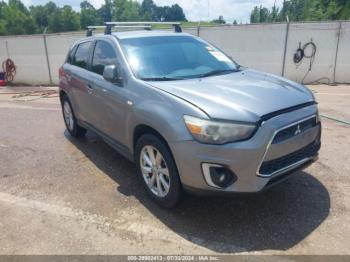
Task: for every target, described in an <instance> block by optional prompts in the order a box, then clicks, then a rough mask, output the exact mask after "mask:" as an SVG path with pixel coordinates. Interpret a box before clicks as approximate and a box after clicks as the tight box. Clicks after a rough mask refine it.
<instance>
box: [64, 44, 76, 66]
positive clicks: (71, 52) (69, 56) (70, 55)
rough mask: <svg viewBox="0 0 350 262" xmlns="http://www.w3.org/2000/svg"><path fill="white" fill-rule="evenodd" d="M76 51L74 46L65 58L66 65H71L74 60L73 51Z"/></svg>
mask: <svg viewBox="0 0 350 262" xmlns="http://www.w3.org/2000/svg"><path fill="white" fill-rule="evenodd" d="M76 50H77V46H74V47H73V48H72V49H71V50H70V51H69V52H68V54H67V58H66V63H68V64H72V63H73V58H74V54H75V51H76Z"/></svg>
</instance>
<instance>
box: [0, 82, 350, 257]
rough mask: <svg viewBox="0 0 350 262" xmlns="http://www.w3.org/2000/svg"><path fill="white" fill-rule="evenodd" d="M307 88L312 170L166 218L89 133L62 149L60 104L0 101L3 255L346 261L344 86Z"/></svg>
mask: <svg viewBox="0 0 350 262" xmlns="http://www.w3.org/2000/svg"><path fill="white" fill-rule="evenodd" d="M310 88H311V89H312V90H313V91H314V92H315V96H316V98H317V100H318V102H319V108H320V111H321V114H322V115H323V118H322V122H323V134H322V142H323V144H322V149H321V151H320V159H319V161H318V162H316V163H315V164H313V165H312V166H310V167H309V168H307V169H306V170H304V171H302V172H298V173H296V174H294V175H293V176H292V177H291V178H290V179H289V180H287V181H285V182H284V183H281V184H279V185H277V186H276V187H273V188H271V189H270V190H268V191H266V192H264V193H260V194H254V195H235V196H232V197H230V198H217V197H216V198H198V197H193V196H186V197H185V199H184V201H183V202H182V203H181V204H180V205H179V206H178V207H176V208H175V209H173V210H164V209H162V208H159V207H158V206H157V205H155V204H153V202H151V201H150V200H149V198H148V197H147V195H146V193H145V191H144V189H143V188H142V185H141V181H140V179H139V178H138V177H137V176H136V172H135V167H134V166H133V164H132V163H131V162H129V161H128V160H126V159H125V158H123V157H122V156H120V155H119V154H118V153H116V152H114V151H113V150H112V149H111V148H110V147H109V146H108V145H107V144H105V143H104V142H103V141H102V140H101V139H100V138H99V137H97V136H96V135H95V134H92V133H91V132H89V133H88V135H87V137H86V138H84V139H73V138H71V137H70V136H69V135H68V134H67V132H66V131H65V127H64V123H63V119H62V115H61V109H60V106H59V101H58V98H57V97H55V96H54V95H53V97H51V98H40V97H38V96H35V97H17V98H13V95H12V94H1V95H0V163H1V165H0V214H1V218H0V254H227V253H228V254H303V255H304V254H309V255H310V254H318V255H321V254H350V180H349V173H350V163H349V159H350V146H349V145H350V125H347V124H345V123H342V122H337V121H335V120H332V119H331V118H335V119H338V120H342V121H345V122H350V86H311V87H310ZM34 89H35V90H36V89H38V88H24V87H23V88H21V87H17V88H0V92H1V93H4V92H15V91H28V90H34ZM50 89H55V88H50ZM43 90H46V88H43ZM326 117H327V118H326Z"/></svg>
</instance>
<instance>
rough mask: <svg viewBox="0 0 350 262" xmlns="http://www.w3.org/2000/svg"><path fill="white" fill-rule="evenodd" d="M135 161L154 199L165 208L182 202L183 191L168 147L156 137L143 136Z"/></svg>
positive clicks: (138, 144)
mask: <svg viewBox="0 0 350 262" xmlns="http://www.w3.org/2000/svg"><path fill="white" fill-rule="evenodd" d="M135 160H136V164H137V168H138V173H139V174H140V175H141V177H142V181H143V183H144V185H145V187H146V190H147V192H148V193H149V194H150V196H151V197H152V199H153V200H154V201H155V202H156V203H158V204H159V205H161V206H163V207H166V208H171V207H174V206H175V205H176V204H177V203H178V202H179V200H180V197H181V195H182V189H181V182H180V179H179V175H178V172H177V168H176V164H175V161H174V159H173V157H172V155H171V152H170V150H169V149H168V147H167V145H166V144H165V143H164V142H163V141H162V140H161V139H159V138H158V137H156V136H154V135H149V134H147V135H143V136H142V137H141V138H140V139H139V140H138V141H137V144H136V150H135Z"/></svg>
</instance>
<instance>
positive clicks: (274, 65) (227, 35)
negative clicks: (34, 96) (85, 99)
mask: <svg viewBox="0 0 350 262" xmlns="http://www.w3.org/2000/svg"><path fill="white" fill-rule="evenodd" d="M184 31H185V32H187V33H190V34H193V35H198V36H200V37H201V38H203V39H205V40H207V41H209V42H210V43H212V44H214V45H215V46H217V47H219V48H221V49H222V50H223V51H225V52H226V53H227V54H228V55H230V56H231V57H232V58H233V59H234V60H236V61H237V62H238V63H239V64H241V65H244V66H247V67H250V68H255V69H259V70H262V71H266V72H269V73H273V74H276V75H283V76H285V77H287V78H289V79H291V80H294V81H297V82H303V83H317V82H319V83H350V21H339V22H338V21H337V22H310V23H290V24H288V23H279V24H247V25H224V26H215V27H196V28H184ZM84 35H85V34H84V33H83V32H79V33H61V34H47V35H28V36H6V37H0V62H1V61H3V60H5V59H6V58H8V57H9V58H11V59H12V60H13V61H14V62H15V64H16V66H17V75H16V78H15V82H16V83H24V84H42V85H47V84H57V83H58V69H59V67H60V65H61V64H62V63H63V61H64V59H65V56H66V53H67V50H68V49H69V47H70V46H71V45H72V44H73V43H74V42H75V41H76V40H78V39H80V38H82V37H84ZM308 42H313V43H314V44H315V46H316V53H315V56H314V57H312V58H304V59H303V60H302V61H301V62H300V63H297V64H296V63H295V62H294V61H293V56H294V54H295V52H296V50H297V49H298V48H299V45H300V46H301V47H302V46H303V45H304V44H305V43H308ZM311 52H312V49H311V46H309V47H307V48H306V49H305V55H306V56H309V55H310V53H311Z"/></svg>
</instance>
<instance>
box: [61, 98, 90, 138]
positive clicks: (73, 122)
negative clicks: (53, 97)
mask: <svg viewBox="0 0 350 262" xmlns="http://www.w3.org/2000/svg"><path fill="white" fill-rule="evenodd" d="M61 104H62V113H63V119H64V123H65V124H66V128H67V130H68V132H69V134H70V135H71V136H73V137H82V136H84V135H85V134H86V131H87V130H86V129H85V128H83V127H81V126H79V125H78V123H77V119H76V117H75V115H74V112H73V109H72V105H71V103H70V101H69V99H68V97H67V96H66V95H64V96H63V97H62V101H61Z"/></svg>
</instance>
